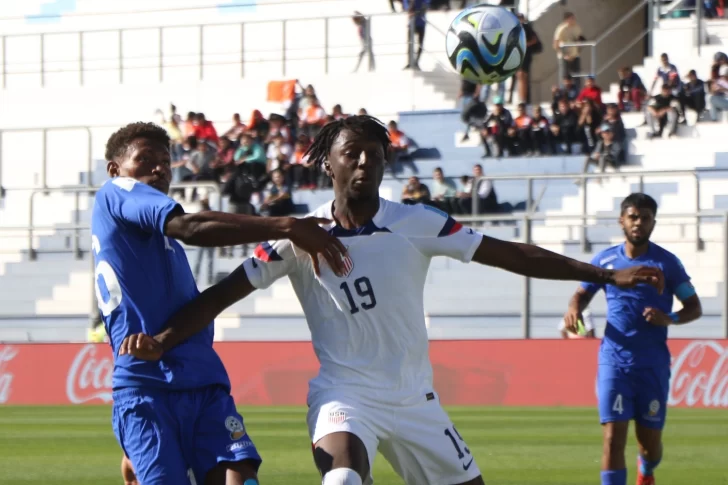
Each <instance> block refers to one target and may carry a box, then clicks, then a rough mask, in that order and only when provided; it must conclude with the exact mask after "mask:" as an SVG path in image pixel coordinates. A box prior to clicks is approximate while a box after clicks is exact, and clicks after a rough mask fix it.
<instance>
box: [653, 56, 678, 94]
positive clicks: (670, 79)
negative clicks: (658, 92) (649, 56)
mask: <svg viewBox="0 0 728 485" xmlns="http://www.w3.org/2000/svg"><path fill="white" fill-rule="evenodd" d="M658 81H660V83H661V85H662V86H664V85H665V84H667V85H668V86H669V87H670V89H671V90H675V89H678V88H679V83H680V75H679V73H678V72H677V67H675V65H674V64H670V58H669V57H668V55H667V54H661V55H660V65H659V66H658V67H657V72H656V73H655V78H654V79H653V80H652V86H650V92H649V94H650V95H652V92H653V91H654V90H655V86H656V85H657V82H658ZM674 94H675V95H677V93H674Z"/></svg>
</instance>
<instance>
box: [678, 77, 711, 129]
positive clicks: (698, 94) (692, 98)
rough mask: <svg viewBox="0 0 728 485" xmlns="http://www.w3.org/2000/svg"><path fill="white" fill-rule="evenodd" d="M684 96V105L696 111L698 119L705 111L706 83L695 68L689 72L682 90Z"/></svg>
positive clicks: (681, 93)
mask: <svg viewBox="0 0 728 485" xmlns="http://www.w3.org/2000/svg"><path fill="white" fill-rule="evenodd" d="M680 96H681V97H682V103H681V104H682V105H683V106H684V107H685V108H690V109H691V110H693V111H695V112H696V113H697V115H698V119H700V117H701V116H702V114H703V111H705V106H706V105H705V83H704V82H703V81H701V80H700V79H698V74H697V73H696V72H695V69H693V70H692V71H690V72H689V73H688V78H687V82H685V83H684V84H683V89H682V91H681V92H680Z"/></svg>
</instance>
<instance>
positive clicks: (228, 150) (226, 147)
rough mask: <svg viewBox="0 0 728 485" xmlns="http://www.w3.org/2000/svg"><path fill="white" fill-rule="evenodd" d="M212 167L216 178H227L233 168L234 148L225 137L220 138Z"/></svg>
mask: <svg viewBox="0 0 728 485" xmlns="http://www.w3.org/2000/svg"><path fill="white" fill-rule="evenodd" d="M212 167H213V169H214V171H215V174H216V176H217V178H218V179H221V180H223V179H224V180H227V178H228V176H229V175H230V174H231V172H232V171H233V169H234V168H235V148H233V142H232V141H230V139H229V138H227V137H222V138H220V141H219V142H218V146H217V153H216V154H215V160H214V161H213V162H212Z"/></svg>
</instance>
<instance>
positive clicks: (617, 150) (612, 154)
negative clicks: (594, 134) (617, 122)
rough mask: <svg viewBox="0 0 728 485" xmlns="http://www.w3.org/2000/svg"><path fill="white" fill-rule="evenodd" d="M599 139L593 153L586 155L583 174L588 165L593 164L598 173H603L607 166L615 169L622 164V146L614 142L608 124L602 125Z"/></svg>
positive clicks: (623, 156)
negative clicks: (597, 168)
mask: <svg viewBox="0 0 728 485" xmlns="http://www.w3.org/2000/svg"><path fill="white" fill-rule="evenodd" d="M599 132H600V137H599V142H597V146H596V148H595V149H594V151H593V152H591V153H590V154H588V155H587V157H586V160H585V161H584V169H583V170H582V171H583V172H584V173H586V172H587V170H588V168H589V165H590V164H595V165H597V166H598V167H599V171H600V172H601V173H604V169H605V168H606V166H607V165H609V166H610V167H612V168H614V169H617V168H618V167H619V166H620V165H622V164H623V163H624V159H625V155H624V145H622V144H621V143H618V142H616V141H615V140H614V131H613V130H612V127H611V126H609V125H608V124H604V125H602V127H601V129H600V130H599Z"/></svg>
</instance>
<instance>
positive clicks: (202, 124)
mask: <svg viewBox="0 0 728 485" xmlns="http://www.w3.org/2000/svg"><path fill="white" fill-rule="evenodd" d="M193 124H194V126H195V138H197V139H198V140H203V139H204V140H207V141H209V142H211V143H214V144H215V146H217V140H218V136H217V130H215V127H214V126H213V124H212V121H207V119H205V114H204V113H197V114H196V115H195V119H194V123H193Z"/></svg>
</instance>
